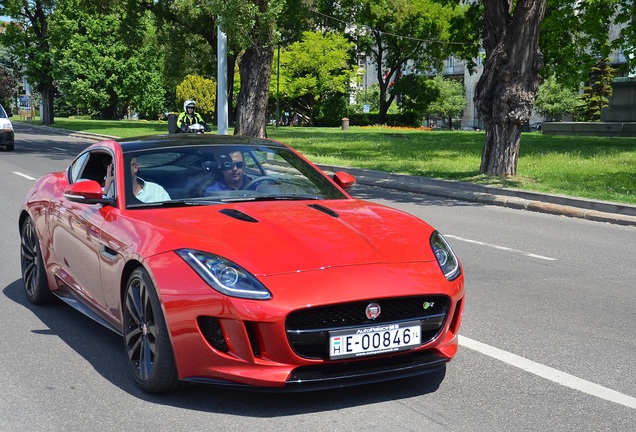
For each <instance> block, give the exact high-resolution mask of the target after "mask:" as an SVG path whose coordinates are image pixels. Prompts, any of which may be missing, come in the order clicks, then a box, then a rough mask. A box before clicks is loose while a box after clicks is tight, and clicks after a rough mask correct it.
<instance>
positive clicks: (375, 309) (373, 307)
mask: <svg viewBox="0 0 636 432" xmlns="http://www.w3.org/2000/svg"><path fill="white" fill-rule="evenodd" d="M380 312H382V309H381V308H380V305H379V304H377V303H369V305H368V306H367V309H366V311H365V313H366V315H367V318H369V319H372V320H374V319H376V318H377V317H379V316H380Z"/></svg>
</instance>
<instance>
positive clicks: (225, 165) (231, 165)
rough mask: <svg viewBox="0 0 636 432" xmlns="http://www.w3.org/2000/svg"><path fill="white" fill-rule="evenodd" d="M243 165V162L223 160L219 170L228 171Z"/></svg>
mask: <svg viewBox="0 0 636 432" xmlns="http://www.w3.org/2000/svg"><path fill="white" fill-rule="evenodd" d="M244 166H245V162H234V161H232V162H223V163H222V165H221V171H229V170H231V169H234V168H235V167H236V168H238V169H241V168H243V167H244Z"/></svg>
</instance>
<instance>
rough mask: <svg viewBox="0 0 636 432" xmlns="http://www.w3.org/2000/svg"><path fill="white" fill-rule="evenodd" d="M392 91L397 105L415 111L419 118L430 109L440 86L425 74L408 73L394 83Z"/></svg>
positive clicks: (403, 109) (406, 110)
mask: <svg viewBox="0 0 636 432" xmlns="http://www.w3.org/2000/svg"><path fill="white" fill-rule="evenodd" d="M393 93H395V95H396V97H397V98H398V99H399V106H400V109H401V110H402V111H403V112H411V113H415V114H417V116H418V117H419V118H420V119H424V116H425V115H426V113H428V112H429V111H430V108H431V104H433V103H434V102H435V100H436V99H438V97H439V95H440V88H439V87H438V86H437V85H436V84H435V82H434V81H433V80H432V79H430V78H429V77H427V76H425V75H420V74H409V75H405V76H403V77H402V78H401V79H400V80H398V82H397V83H395V87H394V88H393ZM462 98H463V96H462Z"/></svg>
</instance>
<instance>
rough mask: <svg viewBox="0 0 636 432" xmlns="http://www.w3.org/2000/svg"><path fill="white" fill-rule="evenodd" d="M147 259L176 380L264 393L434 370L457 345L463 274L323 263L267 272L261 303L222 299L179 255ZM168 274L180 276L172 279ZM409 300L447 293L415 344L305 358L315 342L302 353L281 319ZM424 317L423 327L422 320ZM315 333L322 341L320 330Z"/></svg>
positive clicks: (428, 266) (421, 266) (429, 267)
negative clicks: (267, 296)
mask: <svg viewBox="0 0 636 432" xmlns="http://www.w3.org/2000/svg"><path fill="white" fill-rule="evenodd" d="M164 258H165V256H164ZM179 261H180V262H179ZM149 264H150V266H151V269H152V272H153V276H154V278H155V282H156V286H157V287H158V288H159V292H160V296H161V300H162V303H163V307H164V310H165V316H166V321H167V323H168V328H169V331H170V336H171V340H172V345H173V351H174V357H175V362H176V366H177V370H178V373H179V377H180V379H182V380H184V381H188V382H195V383H204V384H211V385H217V386H231V387H238V388H250V389H253V390H267V391H306V390H317V389H326V388H334V387H343V386H352V385H359V384H366V383H373V382H380V381H386V380H392V379H399V378H405V377H411V376H415V375H421V374H425V373H429V372H432V371H435V370H438V369H440V368H442V367H443V366H444V365H445V363H446V362H448V361H449V360H450V359H451V358H452V357H453V356H454V355H455V353H456V351H457V345H458V338H457V334H458V331H459V326H460V323H461V318H462V313H463V303H464V302H463V296H464V287H463V277H461V276H460V277H459V278H457V279H456V280H454V281H452V282H448V281H447V280H446V279H445V278H444V277H443V275H441V272H440V271H439V267H436V266H437V264H436V263H416V264H413V263H410V264H395V265H369V266H359V267H349V268H331V269H323V270H320V271H313V272H305V273H302V272H300V273H294V274H285V275H277V276H273V277H268V278H264V279H261V281H262V282H263V283H265V285H266V286H267V287H268V288H269V289H270V290H271V292H272V293H273V298H272V299H271V300H268V301H254V300H245V299H237V298H229V297H226V296H223V295H221V294H219V293H217V292H216V291H214V290H213V289H212V288H210V287H209V286H207V285H206V284H205V283H203V282H202V280H201V279H200V278H199V277H198V276H197V275H196V274H195V273H194V272H193V271H192V270H191V269H190V268H189V267H188V266H187V264H185V262H183V260H180V259H178V260H175V261H173V262H171V263H170V264H168V265H167V263H166V262H165V261H163V262H162V263H161V265H159V266H153V265H152V264H153V263H152V259H151V260H150V261H149ZM433 264H434V265H433ZM168 269H170V270H168ZM174 275H179V277H178V280H177V279H175V277H174ZM397 275H399V276H400V277H399V278H397ZM327 281H328V282H327ZM351 281H355V283H352V282H351ZM325 283H328V285H329V286H330V288H329V289H325ZM413 296H434V297H436V298H440V297H444V298H446V299H447V301H446V302H445V303H444V304H445V310H444V317H443V318H442V319H440V318H439V314H437V315H435V316H434V317H433V316H431V320H432V321H434V322H436V323H437V324H436V325H438V328H437V329H435V330H434V331H432V332H429V333H428V334H429V335H430V336H429V337H428V338H425V339H423V341H422V342H423V345H421V346H418V347H417V348H413V349H410V350H406V351H400V352H397V353H389V354H379V355H375V356H370V357H364V358H356V359H344V360H342V359H339V360H330V359H329V358H328V357H325V356H324V355H317V356H313V357H312V356H311V355H308V354H307V352H310V351H311V352H313V348H312V349H311V350H310V351H304V350H300V349H299V348H298V346H295V347H294V346H292V345H293V341H294V336H293V334H294V332H293V331H292V332H291V333H290V321H289V320H288V318H289V316H290V314H291V313H292V312H294V311H296V312H298V311H306V310H312V309H313V308H318V307H329V305H332V306H333V305H336V306H339V305H341V304H352V303H357V302H359V301H361V300H363V301H364V302H367V301H376V300H377V301H384V300H386V299H387V298H402V297H413ZM422 319H423V330H424V329H426V326H429V325H430V323H428V322H427V319H426V318H422ZM389 322H390V321H389ZM314 336H316V338H317V339H318V340H324V341H325V342H324V343H325V344H326V343H327V342H326V339H325V338H324V335H321V334H320V332H316V334H315V335H314ZM310 339H311V338H310ZM303 343H305V342H304V341H303Z"/></svg>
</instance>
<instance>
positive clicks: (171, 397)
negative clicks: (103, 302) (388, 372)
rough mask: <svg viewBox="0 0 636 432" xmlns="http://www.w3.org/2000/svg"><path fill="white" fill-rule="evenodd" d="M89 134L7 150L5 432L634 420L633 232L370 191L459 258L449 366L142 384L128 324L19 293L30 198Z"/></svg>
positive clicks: (2, 159) (471, 427) (626, 423)
mask: <svg viewBox="0 0 636 432" xmlns="http://www.w3.org/2000/svg"><path fill="white" fill-rule="evenodd" d="M89 143H90V141H88V140H82V139H76V138H69V137H65V136H60V135H57V136H45V135H41V134H37V133H18V134H17V135H16V150H15V151H14V152H6V151H2V150H0V181H1V182H2V185H3V187H2V192H1V195H0V198H1V200H0V246H1V247H2V249H3V251H4V252H3V254H2V259H1V260H0V332H1V334H0V432H5V431H7V432H12V431H29V432H31V431H32V432H38V431H86V430H99V431H118V432H119V431H132V430H152V431H157V432H161V431H170V432H178V431H207V430H221V431H226V430H227V431H237V430H240V431H243V430H257V429H258V430H260V431H297V430H305V431H353V430H364V429H373V430H381V431H398V430H399V431H544V430H550V431H631V430H633V429H634V425H636V373H634V370H635V369H636V359H635V354H636V335H635V332H634V329H636V290H634V281H635V280H636V268H635V267H636V266H635V265H636V259H635V258H634V257H635V256H636V241H635V240H636V228H633V227H626V226H620V225H613V224H606V223H600V222H592V221H587V220H581V219H572V218H567V217H562V216H555V215H549V214H540V213H532V212H527V211H521V210H513V209H509V208H502V207H494V206H485V205H482V204H477V203H466V202H461V201H455V200H450V199H443V198H433V197H428V196H425V195H421V194H413V193H403V192H397V191H391V190H387V189H382V188H377V187H368V186H365V187H359V188H357V189H356V191H355V195H357V196H358V197H362V198H367V199H372V200H374V201H377V202H381V203H385V204H387V205H390V206H392V207H397V208H400V209H402V210H406V211H408V212H410V213H412V214H415V215H416V216H418V217H421V218H423V219H425V220H426V221H428V222H429V223H431V224H432V225H433V226H435V227H436V228H438V229H439V230H440V231H441V232H442V233H444V234H445V235H446V236H447V237H448V239H449V241H450V242H451V244H452V246H453V247H454V249H455V251H456V252H457V254H458V255H459V257H460V259H461V260H462V262H463V265H464V271H465V275H466V292H467V303H466V310H465V315H464V323H463V326H462V329H461V331H460V333H461V338H460V345H461V346H460V350H459V352H458V354H457V356H456V357H455V359H454V360H453V361H452V362H450V363H449V364H448V366H447V367H446V370H445V371H444V372H443V373H438V374H435V375H429V376H426V377H421V378H418V379H410V380H401V381H394V382H390V383H383V384H378V385H373V386H363V387H357V388H349V389H344V390H338V391H323V392H316V393H306V394H293V395H285V394H262V393H246V392H239V391H228V390H219V389H215V388H209V387H190V388H188V389H186V390H184V391H182V392H179V393H173V394H168V395H161V396H150V395H147V394H144V393H143V392H141V391H139V390H137V388H136V387H135V386H134V385H133V383H132V380H131V378H130V377H129V375H128V371H127V369H126V365H125V360H124V353H123V348H122V340H121V339H120V338H119V337H118V336H117V335H115V334H113V333H111V332H110V331H108V330H106V329H104V328H102V327H100V326H99V325H98V324H95V323H93V322H92V321H90V320H89V319H87V318H85V317H84V316H82V315H81V314H79V313H77V312H75V311H74V310H72V309H70V308H69V307H67V306H65V305H64V304H57V305H53V306H48V307H35V306H32V305H30V304H29V303H28V302H27V301H26V298H25V296H24V293H23V287H22V282H21V276H20V265H19V262H20V261H19V235H18V229H17V211H18V207H19V204H20V202H21V200H22V199H23V197H24V196H25V194H26V192H27V191H28V189H29V187H30V186H31V184H32V183H33V180H32V178H35V177H38V176H39V175H41V174H43V173H44V172H46V171H50V170H59V169H63V168H64V167H66V165H67V164H68V162H69V161H70V160H71V158H72V157H73V155H75V154H77V153H78V152H79V150H81V149H82V148H83V147H85V146H86V145H88V144H89Z"/></svg>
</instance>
